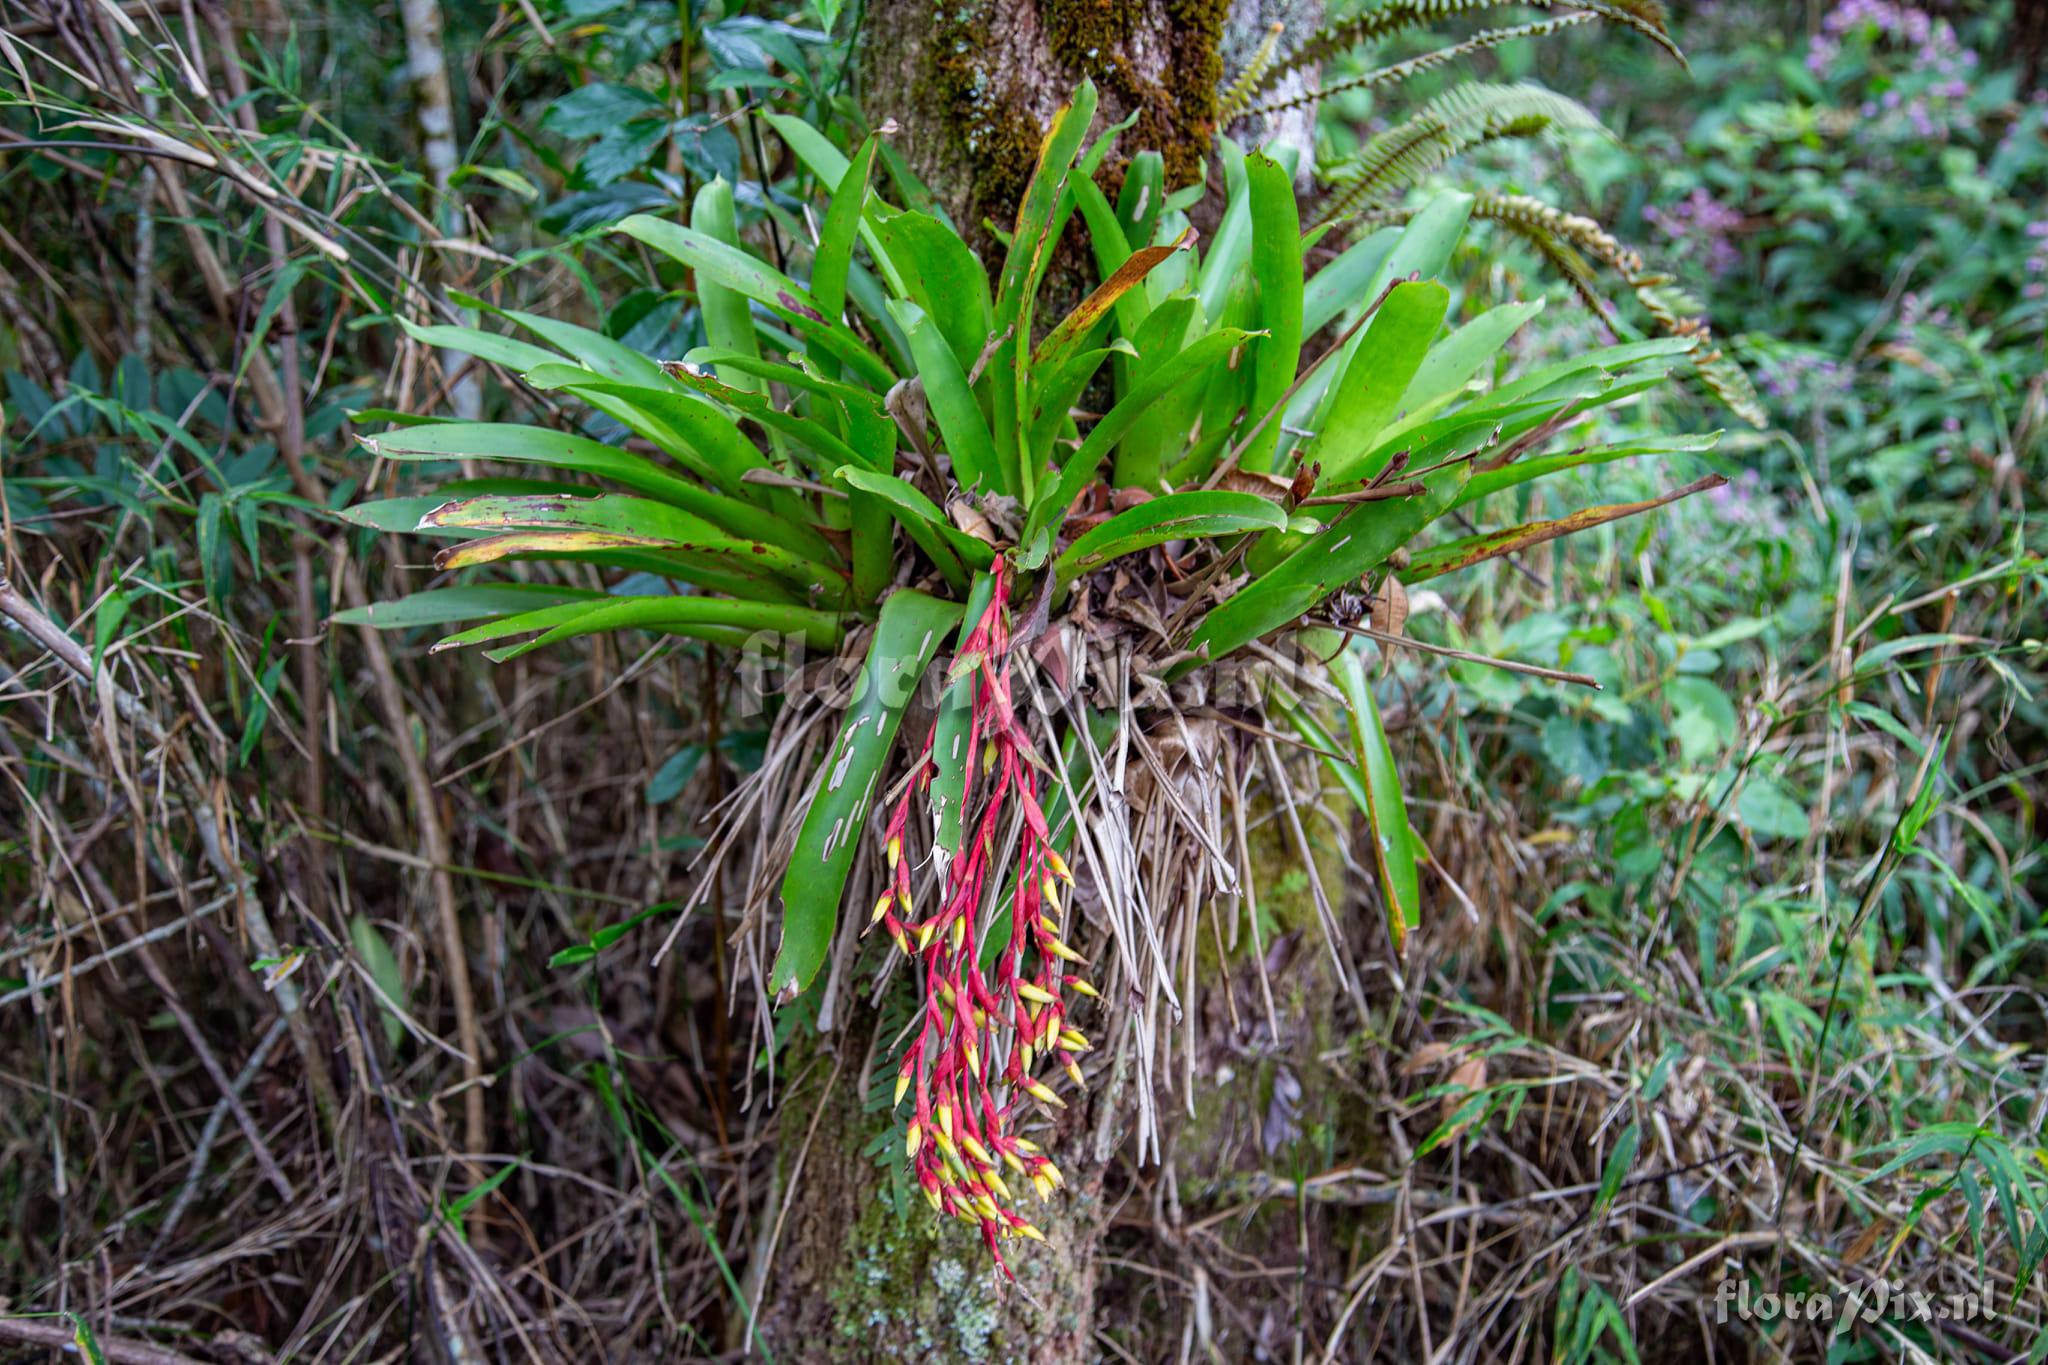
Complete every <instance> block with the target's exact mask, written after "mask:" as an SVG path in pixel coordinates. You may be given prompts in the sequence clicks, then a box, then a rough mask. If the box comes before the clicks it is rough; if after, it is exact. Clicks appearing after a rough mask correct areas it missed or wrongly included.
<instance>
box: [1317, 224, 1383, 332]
mask: <svg viewBox="0 0 2048 1365" xmlns="http://www.w3.org/2000/svg"><path fill="white" fill-rule="evenodd" d="M1400 239H1401V229H1400V228H1398V227H1383V228H1381V229H1380V230H1379V231H1378V232H1375V233H1373V234H1372V235H1371V236H1369V237H1362V238H1360V239H1359V240H1358V241H1356V242H1353V243H1352V244H1351V245H1350V246H1348V247H1346V248H1344V250H1343V251H1342V252H1341V253H1339V254H1338V256H1337V259H1336V260H1334V261H1331V262H1330V263H1329V264H1328V265H1326V266H1324V267H1323V268H1322V269H1320V270H1318V271H1317V272H1316V273H1315V274H1314V275H1313V276H1311V277H1310V278H1309V280H1308V283H1307V284H1306V285H1305V286H1304V287H1303V289H1302V295H1301V334H1302V335H1303V336H1314V335H1315V334H1316V333H1317V332H1320V331H1322V330H1323V329H1324V328H1325V327H1328V326H1329V325H1330V324H1331V323H1332V322H1334V321H1335V320H1336V318H1337V315H1338V314H1339V313H1342V312H1344V311H1346V310H1347V309H1352V308H1363V307H1364V306H1365V305H1366V304H1368V303H1371V302H1372V299H1371V297H1369V296H1368V295H1367V294H1366V292H1365V291H1366V286H1367V285H1369V284H1371V283H1372V281H1373V279H1374V278H1375V277H1376V276H1378V274H1379V273H1380V267H1381V266H1382V265H1383V264H1385V263H1386V259H1387V253H1388V252H1390V251H1392V250H1393V249H1394V243H1395V242H1397V241H1399V240H1400Z"/></svg>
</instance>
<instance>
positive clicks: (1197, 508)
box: [1053, 489, 1287, 585]
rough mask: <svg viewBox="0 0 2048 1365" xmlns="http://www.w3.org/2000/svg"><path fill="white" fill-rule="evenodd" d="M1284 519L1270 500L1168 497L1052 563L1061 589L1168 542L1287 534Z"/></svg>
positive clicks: (1222, 494)
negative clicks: (1096, 571)
mask: <svg viewBox="0 0 2048 1365" xmlns="http://www.w3.org/2000/svg"><path fill="white" fill-rule="evenodd" d="M1286 526H1287V514H1286V513H1285V512H1283V511H1281V510H1280V505H1279V504H1278V503H1276V502H1274V501H1273V500H1272V499H1270V498H1262V497H1260V496H1259V495H1258V494H1256V493H1232V492H1227V491H1224V490H1221V489H1211V490H1206V491H1196V492H1189V493H1168V494H1167V495H1166V496H1164V497H1160V498H1153V499H1151V500H1150V501H1148V502H1141V503H1139V504H1138V505H1137V506H1136V507H1130V508H1126V509H1125V510H1123V511H1121V512H1119V513H1117V514H1116V515H1115V516H1113V517H1111V518H1110V519H1109V520H1108V521H1105V522H1103V523H1102V524H1101V525H1100V526H1097V527H1095V528H1094V529H1093V530H1091V531H1089V532H1087V533H1086V534H1085V535H1083V536H1081V537H1080V538H1079V539H1078V540H1076V541H1075V542H1074V543H1073V544H1072V545H1069V546H1068V547H1067V549H1066V553H1064V554H1062V555H1061V556H1060V557H1059V558H1058V559H1057V560H1055V561H1054V562H1053V572H1054V576H1055V578H1056V580H1057V581H1058V582H1059V583H1060V584H1061V585H1065V584H1067V583H1070V582H1072V581H1073V580H1074V579H1076V578H1079V577H1080V576H1081V575H1082V574H1085V573H1092V572H1094V571H1095V570H1096V569H1099V568H1101V567H1102V566H1103V565H1105V564H1107V563H1109V562H1110V561H1111V560H1113V559H1117V558H1120V557H1121V556H1123V555H1128V554H1136V553H1137V552H1138V551H1139V550H1144V549H1148V548H1150V547H1151V546H1154V545H1163V544H1165V543H1166V542H1167V541H1169V540H1199V539H1205V538H1210V537H1215V536H1234V535H1244V534H1247V533H1249V532H1253V531H1279V530H1284V529H1286Z"/></svg>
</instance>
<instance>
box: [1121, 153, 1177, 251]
mask: <svg viewBox="0 0 2048 1365" xmlns="http://www.w3.org/2000/svg"><path fill="white" fill-rule="evenodd" d="M1165 207H1166V158H1165V157H1163V156H1161V155H1160V154H1159V153H1158V152H1155V151H1150V150H1147V151H1142V152H1134V153H1132V155H1131V159H1130V162H1129V163H1128V164H1127V165H1126V166H1125V167H1124V183H1123V187H1122V188H1121V189H1119V190H1118V191H1117V195H1116V219H1117V222H1118V224H1119V225H1121V226H1122V228H1123V235H1124V240H1125V241H1127V242H1149V241H1151V240H1152V230H1153V228H1154V227H1155V226H1156V225H1157V224H1158V222H1159V214H1160V212H1161V210H1163V209H1164V208H1165Z"/></svg>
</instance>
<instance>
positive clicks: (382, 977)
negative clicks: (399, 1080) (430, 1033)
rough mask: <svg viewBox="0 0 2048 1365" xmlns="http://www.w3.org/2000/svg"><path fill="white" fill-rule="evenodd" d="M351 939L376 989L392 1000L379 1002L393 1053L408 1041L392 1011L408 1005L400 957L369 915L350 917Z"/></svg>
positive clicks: (385, 1032)
mask: <svg viewBox="0 0 2048 1365" xmlns="http://www.w3.org/2000/svg"><path fill="white" fill-rule="evenodd" d="M348 936H349V939H350V940H351V941H352V942H353V943H354V944H355V945H356V956H358V957H360V958H362V960H363V966H364V967H365V968H367V969H368V970H369V973H370V979H371V980H372V981H375V982H376V983H377V989H378V990H380V991H382V992H384V994H385V996H386V997H387V998H388V999H389V1000H390V1001H391V1004H390V1005H385V1004H384V1002H383V1001H379V1002H378V1005H379V1007H380V1008H382V1009H383V1010H384V1045H385V1046H386V1047H388V1048H390V1049H391V1050H392V1051H393V1052H396V1051H397V1050H398V1045H399V1044H400V1043H401V1042H403V1041H405V1025H404V1024H403V1023H402V1022H400V1020H399V1018H398V1016H397V1015H396V1014H394V1013H392V1012H391V1011H392V1008H393V1007H394V1006H395V1007H397V1008H399V1009H403V1008H404V1007H405V997H406V989H405V973H403V972H401V971H399V969H398V956H397V954H395V953H393V952H392V951H391V945H390V944H388V943H386V942H385V941H384V935H382V934H381V933H379V932H377V926H376V925H374V924H372V923H370V918H369V916H367V915H361V914H358V915H354V916H351V917H350V919H349V922H348Z"/></svg>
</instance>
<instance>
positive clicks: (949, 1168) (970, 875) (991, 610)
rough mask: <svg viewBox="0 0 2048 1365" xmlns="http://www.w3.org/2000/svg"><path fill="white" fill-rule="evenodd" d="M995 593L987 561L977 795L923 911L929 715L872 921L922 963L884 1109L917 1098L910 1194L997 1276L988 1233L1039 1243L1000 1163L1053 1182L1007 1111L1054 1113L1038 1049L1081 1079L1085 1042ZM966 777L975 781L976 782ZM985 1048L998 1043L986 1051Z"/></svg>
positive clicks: (969, 655) (1074, 960)
mask: <svg viewBox="0 0 2048 1365" xmlns="http://www.w3.org/2000/svg"><path fill="white" fill-rule="evenodd" d="M1008 601H1009V579H1008V573H1007V568H1006V565H1005V564H1004V563H1003V562H1002V561H1001V560H998V561H997V563H996V567H995V570H994V582H993V591H992V592H991V594H990V597H989V604H988V609H987V610H986V611H985V612H983V613H982V616H981V619H980V620H978V621H976V622H975V623H974V626H973V629H972V630H971V631H970V632H969V633H968V636H967V638H966V640H965V641H963V642H962V646H961V651H960V655H959V658H960V659H961V660H963V661H965V662H967V663H968V664H970V666H971V670H972V676H973V679H974V685H973V710H972V713H971V716H970V719H969V721H968V730H967V753H968V754H969V755H970V756H971V755H975V754H979V755H980V756H981V760H980V763H979V765H978V768H979V770H978V772H977V765H975V764H974V763H972V762H971V761H970V763H969V764H968V769H967V788H966V801H965V804H964V806H963V809H964V810H968V811H972V810H973V809H974V807H975V801H976V798H977V796H978V797H979V799H980V801H981V811H980V814H979V816H978V817H977V818H976V819H974V820H973V821H972V823H971V824H970V825H968V826H966V827H965V828H963V830H962V833H961V840H960V843H961V846H960V847H959V848H958V849H953V850H948V852H949V853H950V855H951V856H950V857H949V858H948V860H947V861H946V864H945V874H944V881H945V885H944V887H943V888H942V892H941V896H940V899H939V904H938V905H937V906H936V907H935V908H933V909H932V911H931V913H930V914H928V915H927V914H921V913H920V911H919V907H918V906H917V905H916V902H915V900H914V899H913V897H912V894H911V876H910V870H911V869H910V860H909V859H908V858H907V857H905V856H904V835H905V833H906V831H907V829H908V827H909V823H910V811H911V806H912V804H913V802H915V801H916V800H917V799H918V798H919V797H921V796H927V795H928V794H929V792H930V790H931V782H932V778H933V777H934V776H935V775H936V774H937V772H938V764H937V763H936V762H935V761H934V759H933V757H932V744H933V740H934V738H935V737H936V735H937V732H938V725H937V723H936V722H934V724H933V727H932V732H931V734H929V735H927V736H926V738H925V743H924V749H923V752H922V753H921V754H920V756H919V759H918V764H917V767H916V769H915V770H914V771H913V773H912V774H911V780H910V781H909V783H908V784H906V787H905V790H904V793H903V797H902V799H901V800H900V801H899V802H898V803H897V805H896V809H895V810H894V812H892V814H891V815H890V818H889V828H888V836H887V837H888V855H889V877H890V886H889V889H888V890H887V891H886V892H885V893H884V894H883V896H882V898H881V900H880V901H879V902H878V903H877V904H876V906H875V910H874V917H873V923H875V924H881V925H883V926H885V927H886V928H887V929H888V931H889V936H890V937H891V938H893V939H894V940H895V941H896V946H897V947H898V948H899V949H901V950H902V951H903V953H904V954H905V956H907V957H909V958H911V959H912V960H913V961H914V962H915V963H916V964H917V967H918V970H919V972H920V973H921V980H920V986H921V988H922V994H923V1000H922V1006H921V1015H920V1022H919V1025H918V1027H917V1033H916V1037H915V1039H914V1040H913V1041H912V1043H911V1045H910V1047H909V1049H908V1050H907V1052H906V1053H905V1055H904V1058H903V1065H902V1068H901V1070H900V1071H899V1072H898V1074H897V1078H896V1102H897V1103H898V1104H901V1103H902V1102H903V1098H904V1096H905V1095H906V1094H908V1093H911V1092H913V1091H914V1092H915V1107H914V1110H913V1112H912V1115H911V1119H910V1128H909V1133H908V1136H907V1138H906V1140H905V1148H906V1150H907V1152H908V1155H909V1158H910V1161H911V1164H912V1169H913V1171H914V1173H915V1175H916V1178H917V1184H918V1188H919V1189H921V1190H923V1191H924V1196H925V1199H926V1200H927V1201H929V1202H930V1204H931V1206H932V1207H933V1208H934V1209H936V1210H938V1211H939V1212H940V1213H942V1214H945V1215H948V1216H950V1217H954V1218H958V1219H960V1220H961V1221H962V1222H967V1223H973V1224H975V1225H977V1226H978V1227H979V1228H980V1229H981V1235H982V1240H983V1241H985V1242H986V1243H987V1244H988V1248H989V1251H990V1253H991V1254H992V1255H994V1257H995V1260H996V1264H997V1265H998V1266H1001V1267H1002V1269H1003V1273H1004V1274H1006V1275H1007V1274H1009V1267H1008V1266H1007V1265H1005V1264H1004V1262H1003V1257H1002V1252H1001V1251H1000V1250H999V1249H998V1246H997V1243H998V1241H999V1239H1001V1238H1003V1237H1030V1238H1033V1239H1036V1240H1039V1241H1043V1240H1044V1237H1043V1235H1042V1234H1041V1233H1040V1232H1039V1230H1038V1229H1037V1228H1036V1227H1035V1226H1033V1225H1032V1224H1031V1222H1029V1221H1028V1220H1027V1219H1026V1218H1025V1217H1024V1216H1023V1215H1022V1214H1020V1213H1019V1212H1017V1210H1016V1208H1015V1207H1014V1205H1015V1197H1014V1195H1013V1194H1012V1192H1011V1189H1010V1186H1009V1184H1008V1182H1007V1181H1006V1180H1005V1179H1004V1175H1003V1172H1004V1170H1005V1168H1007V1169H1008V1171H1009V1173H1010V1174H1011V1175H1013V1176H1017V1177H1021V1178H1023V1179H1026V1180H1029V1181H1030V1182H1031V1185H1032V1188H1033V1189H1035V1190H1036V1191H1037V1192H1038V1196H1039V1198H1040V1199H1049V1198H1051V1196H1052V1192H1053V1191H1054V1190H1055V1189H1057V1188H1059V1187H1060V1186H1061V1185H1062V1184H1064V1183H1065V1181H1064V1179H1063V1178H1062V1176H1061V1175H1060V1172H1059V1168H1058V1167H1056V1166H1055V1165H1053V1163H1052V1161H1051V1160H1050V1159H1049V1158H1048V1157H1047V1156H1046V1155H1045V1153H1044V1152H1043V1151H1041V1150H1040V1149H1039V1147H1038V1146H1037V1144H1035V1143H1033V1142H1031V1141H1029V1140H1028V1139H1026V1138H1022V1137H1019V1136H1017V1135H1016V1134H1015V1133H1014V1132H1013V1129H1014V1127H1015V1118H1016V1111H1017V1108H1018V1106H1019V1105H1020V1104H1021V1103H1022V1102H1023V1100H1024V1098H1025V1097H1027V1096H1028V1097H1030V1098H1031V1099H1033V1100H1036V1101H1037V1102H1038V1103H1040V1104H1042V1105H1046V1106H1049V1107H1052V1108H1062V1107H1064V1105H1063V1103H1062V1101H1061V1100H1060V1098H1059V1096H1058V1095H1056V1094H1054V1093H1053V1091H1052V1088H1051V1087H1050V1086H1048V1085H1046V1084H1045V1083H1044V1082H1043V1081H1040V1080H1038V1079H1036V1078H1035V1077H1034V1076H1033V1074H1032V1072H1033V1069H1034V1067H1035V1066H1036V1064H1037V1063H1038V1062H1039V1061H1040V1060H1042V1059H1045V1058H1053V1059H1055V1060H1056V1061H1057V1062H1058V1063H1059V1064H1060V1065H1061V1066H1062V1067H1064V1068H1065V1070H1066V1073H1067V1075H1068V1076H1070V1077H1072V1078H1073V1080H1074V1083H1075V1084H1076V1085H1079V1084H1080V1083H1081V1068H1080V1067H1079V1065H1077V1064H1076V1062H1075V1060H1074V1058H1075V1054H1076V1053H1079V1052H1083V1051H1085V1050H1087V1048H1088V1040H1087V1039H1086V1038H1085V1037H1083V1036H1082V1035H1081V1034H1080V1033H1079V1032H1077V1031H1075V1030H1074V1029H1073V1028H1072V1027H1071V1026H1070V1025H1069V1024H1068V1022H1067V1009H1066V1004H1065V1000H1064V998H1063V992H1064V991H1065V990H1066V988H1068V987H1072V988H1073V989H1074V990H1075V991H1076V992H1077V993H1079V994H1085V995H1093V994H1094V993H1095V991H1094V988H1093V987H1092V986H1090V985H1089V984H1088V983H1087V982H1086V981H1084V980H1082V979H1081V978H1080V977H1078V976H1075V975H1072V974H1071V972H1070V971H1069V966H1070V964H1073V965H1086V964H1085V963H1082V960H1081V956H1080V954H1078V953H1076V952H1075V951H1074V950H1073V949H1072V948H1070V947H1068V946H1067V944H1066V943H1065V941H1064V940H1063V939H1062V938H1061V924H1060V919H1061V916H1062V914H1063V913H1064V911H1063V907H1062V896H1063V893H1062V887H1071V886H1072V884H1073V875H1072V873H1071V872H1069V871H1068V869H1067V864H1066V861H1065V860H1064V859H1063V858H1061V857H1060V854H1059V851H1058V850H1057V849H1055V848H1054V847H1053V846H1052V843H1051V841H1050V835H1049V832H1048V831H1047V829H1046V821H1045V812H1044V810H1043V809H1042V808H1041V807H1040V805H1039V803H1038V774H1039V770H1040V765H1039V763H1038V760H1037V759H1036V757H1035V756H1034V755H1033V754H1032V752H1031V739H1030V735H1029V734H1028V733H1027V732H1026V730H1025V728H1024V726H1023V724H1022V723H1021V722H1020V721H1019V720H1018V717H1017V713H1016V709H1015V707H1014V706H1013V704H1012V699H1011V695H1010V677H1009V661H1008V660H1009V650H1010V633H1009V627H1008V625H1007V624H1006V622H1005V610H1006V608H1007V605H1008ZM978 786H979V787H981V788H983V789H984V790H981V791H979V792H977V787H978ZM1013 817H1020V829H1019V838H1018V848H1017V863H1016V890H1015V895H1014V898H1013V900H1012V904H1011V907H1010V929H1009V938H1008V941H1007V942H1004V943H1002V944H1001V946H1000V948H999V949H998V950H997V951H996V953H995V955H994V959H993V970H986V969H984V967H983V944H982V932H983V929H984V927H985V926H983V925H982V924H981V923H979V922H978V921H977V913H978V912H979V910H980V908H981V906H982V903H983V899H984V895H983V893H984V892H985V891H986V890H987V889H988V881H989V877H990V875H991V873H992V872H993V871H994V862H995V845H996V838H997V835H998V832H999V831H1000V830H1001V829H1002V828H1003V827H1004V823H1005V821H1006V820H1008V819H1010V818H1013ZM870 927H872V925H871V926H870ZM998 1048H1002V1049H1004V1052H1003V1055H1002V1056H1000V1057H998V1055H997V1050H998Z"/></svg>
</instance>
